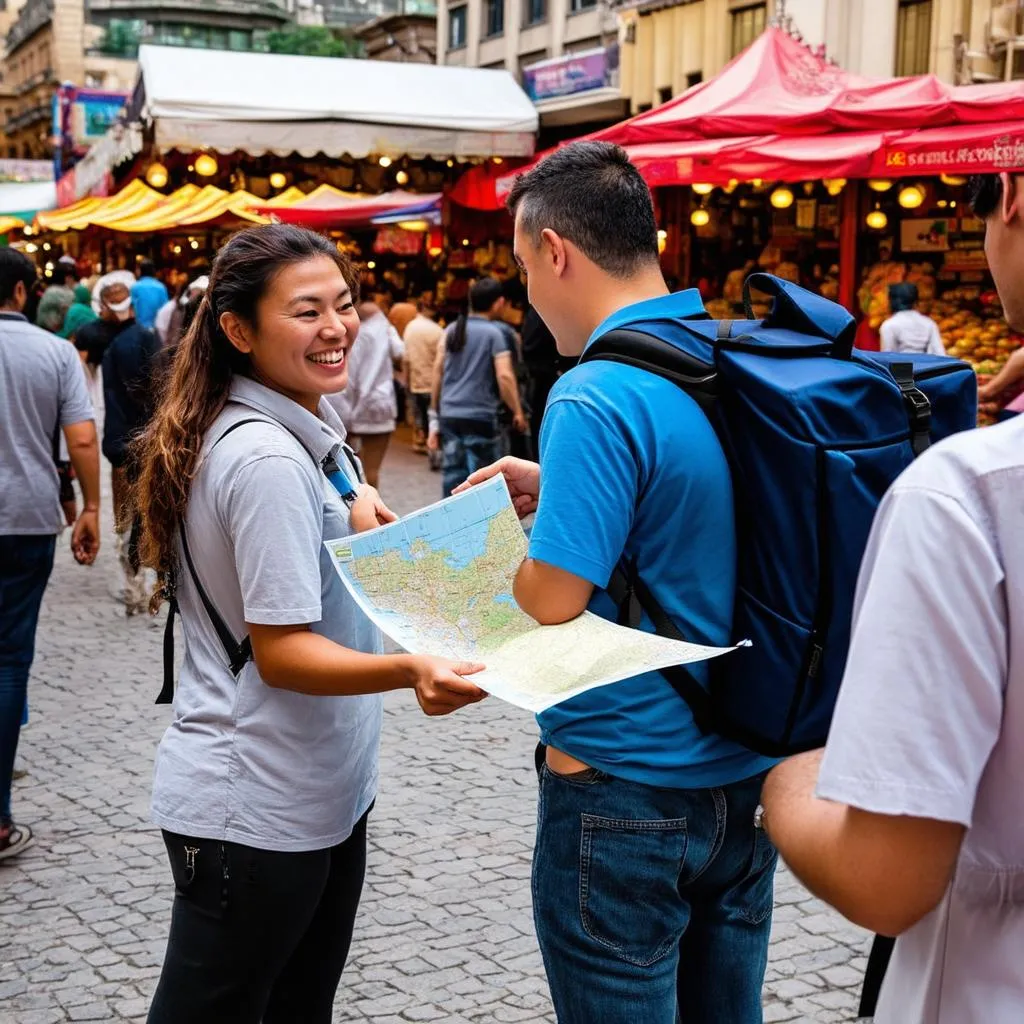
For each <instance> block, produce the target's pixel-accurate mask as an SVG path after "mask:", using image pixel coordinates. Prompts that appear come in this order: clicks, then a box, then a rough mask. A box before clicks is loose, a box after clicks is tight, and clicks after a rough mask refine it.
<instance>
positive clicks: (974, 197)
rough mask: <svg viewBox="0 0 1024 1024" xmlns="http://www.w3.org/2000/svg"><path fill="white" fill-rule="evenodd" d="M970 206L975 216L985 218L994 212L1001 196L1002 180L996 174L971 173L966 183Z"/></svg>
mask: <svg viewBox="0 0 1024 1024" xmlns="http://www.w3.org/2000/svg"><path fill="white" fill-rule="evenodd" d="M967 194H968V195H969V196H970V202H971V208H972V209H973V210H974V215H975V216H976V217H981V218H985V217H988V216H990V215H991V214H993V213H995V212H996V210H997V209H998V207H999V201H1000V200H1001V199H1002V198H1003V182H1002V179H1001V178H1000V177H999V175H998V174H973V175H971V180H970V181H969V182H968V184H967Z"/></svg>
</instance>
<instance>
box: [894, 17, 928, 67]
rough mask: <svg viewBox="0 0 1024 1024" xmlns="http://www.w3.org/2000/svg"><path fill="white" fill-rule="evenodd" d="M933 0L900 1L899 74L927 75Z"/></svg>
mask: <svg viewBox="0 0 1024 1024" xmlns="http://www.w3.org/2000/svg"><path fill="white" fill-rule="evenodd" d="M931 36H932V0H900V6H899V10H898V11H897V14H896V74H897V75H926V74H928V64H929V59H928V58H929V56H930V54H931Z"/></svg>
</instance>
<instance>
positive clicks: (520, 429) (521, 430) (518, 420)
mask: <svg viewBox="0 0 1024 1024" xmlns="http://www.w3.org/2000/svg"><path fill="white" fill-rule="evenodd" d="M512 429H513V430H514V431H516V433H518V434H525V433H526V432H527V430H529V429H530V424H529V423H527V421H526V416H525V415H524V414H523V413H521V412H517V413H516V414H515V416H513V417H512Z"/></svg>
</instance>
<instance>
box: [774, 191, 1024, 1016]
mask: <svg viewBox="0 0 1024 1024" xmlns="http://www.w3.org/2000/svg"><path fill="white" fill-rule="evenodd" d="M972 188H973V191H974V196H975V198H974V209H975V212H976V214H977V215H978V216H979V217H983V218H984V219H985V222H986V237H985V252H986V255H987V257H988V261H989V266H990V267H991V270H992V276H993V278H994V280H995V284H996V288H997V289H998V291H999V295H1000V298H1001V299H1002V302H1003V308H1004V310H1005V312H1006V318H1007V320H1008V321H1009V323H1010V325H1011V326H1013V327H1014V328H1016V329H1017V330H1020V329H1021V328H1022V327H1024V274H1022V273H1021V270H1022V268H1024V176H1022V175H1013V174H1005V173H1004V174H999V175H985V176H984V177H982V178H980V179H975V180H974V181H972ZM1022 492H1024V420H1021V419H1019V418H1018V419H1016V420H1011V421H1010V422H1008V423H1004V424H1001V425H999V426H996V427H988V428H986V429H984V430H974V431H968V432H966V433H962V434H958V435H956V436H955V437H952V438H949V439H948V440H946V441H944V442H943V443H941V444H939V445H937V446H936V447H935V448H933V449H931V450H930V451H928V452H926V453H925V454H924V455H923V456H922V457H921V458H920V459H918V460H917V461H916V462H915V463H914V464H913V466H911V467H910V469H908V470H907V472H906V473H904V474H903V476H901V477H900V479H899V480H898V481H897V482H896V484H895V485H894V486H893V488H892V490H891V491H890V492H889V494H888V495H887V496H886V498H885V500H884V501H883V503H882V506H881V507H880V509H879V511H878V516H877V518H876V520H875V524H874V528H873V532H872V536H871V540H870V542H869V544H868V548H867V551H866V553H865V558H864V565H863V567H862V570H861V578H860V582H859V586H858V595H857V608H856V612H855V615H854V628H853V634H852V638H851V643H850V651H849V660H848V662H847V666H846V675H845V677H844V679H843V685H842V689H841V691H840V694H839V703H838V705H837V707H836V712H835V717H834V718H833V721H832V727H831V731H830V732H829V737H828V744H827V746H826V747H825V750H824V751H820V750H819V751H814V752H811V753H809V754H803V755H800V756H799V757H795V758H791V759H790V760H788V761H786V762H784V763H783V764H781V765H780V766H779V767H777V768H776V769H775V770H774V771H773V772H771V773H770V774H769V776H768V780H767V782H766V783H765V787H764V792H763V795H762V802H763V804H764V825H765V827H766V828H767V830H768V833H769V834H770V836H771V838H772V839H773V840H774V842H775V844H776V845H777V846H778V848H779V852H780V853H781V854H782V856H783V857H784V858H785V860H786V861H787V863H788V864H789V866H790V868H791V869H792V870H793V872H794V873H795V874H796V875H797V876H798V877H799V878H800V879H801V880H802V881H803V882H804V883H805V884H806V885H807V886H808V888H810V889H811V891H812V892H815V893H816V894H818V895H819V896H821V897H822V898H823V899H825V900H826V901H828V902H829V903H831V904H832V905H833V906H834V907H836V908H837V909H839V910H840V911H842V913H843V914H845V915H846V916H847V917H848V918H850V920H852V921H854V922H855V923H857V924H861V925H864V926H865V927H868V928H871V929H872V930H873V931H876V932H878V933H880V934H881V935H889V936H898V938H897V940H896V946H895V951H894V953H893V959H892V962H891V964H890V965H889V970H888V972H887V974H886V977H885V981H884V983H883V985H882V990H881V997H880V1001H879V1005H878V1009H877V1012H876V1015H875V1020H876V1021H877V1022H878V1024H982V1022H984V1024H1019V1022H1020V1021H1021V1020H1024V959H1022V950H1024V815H1022V814H1021V800H1020V790H1021V781H1022V780H1024V530H1022V529H1021V526H1022V523H1024V512H1022V508H1021V498H1020V496H1021V493H1022Z"/></svg>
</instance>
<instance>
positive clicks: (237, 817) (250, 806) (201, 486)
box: [138, 225, 483, 1024]
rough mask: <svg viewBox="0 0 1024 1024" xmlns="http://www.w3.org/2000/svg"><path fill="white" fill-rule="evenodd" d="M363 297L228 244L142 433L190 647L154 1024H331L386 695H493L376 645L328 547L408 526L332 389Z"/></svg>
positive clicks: (307, 240) (327, 261) (311, 268)
mask: <svg viewBox="0 0 1024 1024" xmlns="http://www.w3.org/2000/svg"><path fill="white" fill-rule="evenodd" d="M357 288H358V279H357V276H356V273H355V271H354V269H353V267H352V265H351V264H350V263H349V261H348V260H347V259H346V258H345V257H344V256H342V255H341V254H340V253H339V252H338V250H337V249H336V248H335V247H334V246H333V245H332V244H331V243H330V241H328V240H327V239H326V238H323V237H322V236H320V235H317V234H314V233H313V232H310V231H306V230H305V229H302V228H297V227H291V226H288V225H270V226H267V227H262V228H255V229H251V230H249V231H245V232H242V233H241V234H238V235H235V236H234V237H233V238H232V239H231V240H230V241H229V242H228V244H227V245H226V246H225V247H224V248H223V249H222V250H221V251H220V253H219V254H218V256H217V259H216V261H215V263H214V268H213V272H212V274H211V275H210V285H209V289H208V290H207V292H206V296H205V298H204V299H203V301H202V306H201V308H200V309H199V311H198V313H197V315H196V318H195V320H194V321H193V322H192V324H191V326H190V327H189V329H188V332H187V333H186V334H185V336H184V338H183V339H182V341H181V344H180V346H179V348H178V351H177V353H176V355H175V357H174V362H173V367H172V370H171V373H170V376H169V380H168V383H167V385H166V390H165V394H164V397H163V400H162V402H161V404H160V406H159V408H158V410H157V412H156V415H155V416H154V418H153V421H152V423H151V425H150V427H149V429H148V430H147V432H146V434H145V435H144V436H143V438H142V439H141V441H140V443H139V449H138V451H139V459H140V464H141V476H140V482H139V488H138V501H139V508H140V510H141V512H142V517H143V528H144V533H143V537H144V539H143V552H144V557H145V558H146V559H147V561H148V562H149V563H150V564H152V565H153V566H155V567H156V568H157V569H158V570H159V571H160V573H161V576H162V577H163V579H164V581H165V583H167V584H168V585H169V590H171V591H172V592H174V593H175V594H176V600H177V602H178V604H180V608H181V615H182V619H183V624H184V630H183V633H184V639H185V658H184V663H183V667H182V670H181V678H180V684H179V687H178V692H177V694H176V695H175V697H174V715H173V718H172V721H171V723H170V725H169V727H168V729H167V731H166V733H165V735H164V738H163V740H162V741H161V744H160V749H159V751H158V753H157V762H156V772H155V778H154V791H153V819H154V821H155V822H156V823H157V824H158V825H160V826H161V827H162V828H163V830H164V840H165V843H166V846H167V852H168V856H169V859H170V863H171V872H172V874H173V877H174V884H175V890H176V894H175V900H174V910H173V914H172V921H171V933H170V939H169V941H168V945H167V954H166V958H165V961H164V967H163V972H162V974H161V978H160V983H159V985H158V988H157V992H156V995H155V997H154V1001H153V1006H152V1008H151V1010H150V1014H149V1021H150V1024H169V1022H180V1021H189V1022H190V1024H258V1022H260V1021H262V1022H264V1024H281V1022H285V1021H288V1022H298V1021H301V1022H303V1024H321V1022H322V1024H328V1022H329V1021H330V1019H331V1006H332V1003H333V1000H334V993H335V990H336V988H337V986H338V981H339V978H340V976H341V971H342V968H343V966H344V963H345V958H346V955H347V953H348V946H349V941H350V938H351V934H352V924H353V920H354V918H355V912H356V907H357V905H358V902H359V895H360V890H361V888H362V878H363V870H364V865H365V858H366V824H367V817H368V815H369V810H370V807H371V805H372V803H373V800H374V796H375V791H376V782H377V749H378V745H379V737H380V727H381V718H382V715H381V702H380V694H381V693H383V692H385V691H388V690H395V689H400V688H403V687H407V688H411V689H414V690H415V693H416V696H417V699H418V700H419V702H420V705H421V706H422V708H423V710H424V711H425V712H426V713H427V714H429V715H440V714H447V713H448V712H450V711H454V710H456V709H457V708H460V707H462V706H464V705H466V704H469V703H472V702H474V701H477V700H480V698H481V697H482V696H483V693H482V692H481V691H480V690H479V689H478V688H477V687H476V686H474V685H473V684H472V683H471V682H470V681H468V680H467V679H465V678H464V676H466V675H471V674H473V673H474V672H477V671H479V670H480V668H481V666H477V665H465V664H461V665H455V664H451V663H449V662H446V661H444V660H443V659H438V658H427V657H421V656H412V655H384V654H381V653H380V652H381V649H382V645H381V637H380V634H379V633H378V631H377V629H376V627H374V626H373V624H372V623H371V622H370V621H369V620H368V619H367V618H366V617H365V615H364V614H363V613H362V612H361V611H360V609H359V607H358V606H357V605H356V604H355V602H354V601H353V599H352V598H351V596H350V595H349V594H348V592H347V591H346V590H345V587H344V585H343V584H342V582H341V580H340V579H339V578H338V576H337V574H336V573H335V572H334V568H333V565H332V564H331V561H330V558H329V557H328V555H327V553H326V551H325V550H324V546H323V542H324V540H325V539H327V538H334V537H343V536H346V535H348V534H350V533H353V532H357V531H361V530H366V529H370V528H372V527H375V526H377V525H379V524H380V523H382V522H389V521H391V520H393V519H394V518H395V516H394V515H393V513H391V512H390V511H389V510H388V509H387V508H386V507H385V506H384V505H383V503H382V502H381V501H380V498H379V497H378V495H377V493H376V491H375V490H374V489H373V488H371V487H368V486H367V485H366V484H365V483H363V482H362V479H361V474H360V471H359V468H358V463H357V462H356V461H355V460H354V459H352V458H351V457H350V452H349V451H348V450H347V449H346V447H345V446H344V444H343V440H344V435H345V430H344V427H343V426H342V424H341V422H340V420H339V419H338V417H337V415H336V414H335V413H334V412H333V410H332V409H331V407H330V406H329V405H328V404H327V403H326V402H325V401H323V396H324V395H325V394H329V393H331V392H335V391H338V390H340V389H342V388H344V387H345V385H346V382H347V377H348V353H349V351H350V349H351V347H352V344H353V342H354V341H355V339H356V335H357V332H358V330H359V317H358V315H357V313H356V310H355V305H354V303H355V300H356V299H357V297H358V296H357ZM339 466H340V467H341V468H340V469H339ZM186 519H187V524H186ZM174 584H176V587H175V586H174ZM171 628H172V629H173V626H172V627H171ZM170 635H171V636H173V632H171V634H170ZM239 638H240V639H239ZM169 684H170V681H169V680H165V691H167V690H169V689H172V687H170V685H169Z"/></svg>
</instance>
